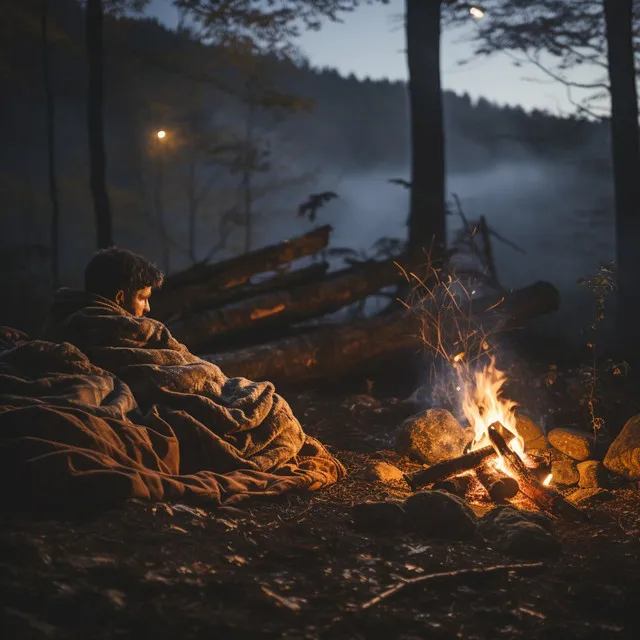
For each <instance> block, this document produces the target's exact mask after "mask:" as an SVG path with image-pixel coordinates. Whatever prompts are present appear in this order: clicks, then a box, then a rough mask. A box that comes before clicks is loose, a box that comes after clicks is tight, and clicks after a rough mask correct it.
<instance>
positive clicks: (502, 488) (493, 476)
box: [475, 462, 520, 503]
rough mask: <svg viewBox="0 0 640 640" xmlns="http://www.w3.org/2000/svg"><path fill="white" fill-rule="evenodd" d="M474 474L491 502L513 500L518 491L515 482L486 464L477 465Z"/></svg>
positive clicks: (518, 488)
mask: <svg viewBox="0 0 640 640" xmlns="http://www.w3.org/2000/svg"><path fill="white" fill-rule="evenodd" d="M475 472H476V476H477V477H478V480H479V481H480V484H481V485H482V486H483V487H484V488H485V489H486V491H487V493H488V494H489V497H490V498H491V500H493V502H497V503H501V502H505V500H509V498H514V497H515V496H516V495H517V493H518V491H520V487H519V486H518V482H517V481H516V480H514V479H513V478H510V477H509V476H506V475H504V474H502V473H500V472H499V471H496V470H495V469H492V468H491V467H490V466H489V464H487V463H486V462H484V463H483V464H480V465H478V466H477V467H476V469H475Z"/></svg>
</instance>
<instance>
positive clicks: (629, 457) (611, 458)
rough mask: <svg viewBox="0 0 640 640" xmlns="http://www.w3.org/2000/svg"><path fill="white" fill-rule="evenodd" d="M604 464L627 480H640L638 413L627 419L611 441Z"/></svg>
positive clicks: (639, 425)
mask: <svg viewBox="0 0 640 640" xmlns="http://www.w3.org/2000/svg"><path fill="white" fill-rule="evenodd" d="M604 466H605V467H606V468H607V469H609V471H613V473H617V474H618V475H620V476H622V477H624V478H627V479H628V480H640V415H637V416H633V418H631V419H629V420H627V423H626V424H625V425H624V427H623V428H622V431H621V432H620V434H619V435H618V437H617V438H616V439H615V440H614V441H613V442H612V443H611V446H610V447H609V451H607V455H606V456H605V458H604Z"/></svg>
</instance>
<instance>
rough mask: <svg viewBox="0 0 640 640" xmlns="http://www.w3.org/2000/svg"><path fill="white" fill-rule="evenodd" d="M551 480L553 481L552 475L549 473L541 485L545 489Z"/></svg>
mask: <svg viewBox="0 0 640 640" xmlns="http://www.w3.org/2000/svg"><path fill="white" fill-rule="evenodd" d="M551 480H553V474H552V473H550V474H549V475H548V476H547V477H546V478H545V479H544V480H543V481H542V484H543V485H544V486H545V487H548V486H549V485H550V484H551Z"/></svg>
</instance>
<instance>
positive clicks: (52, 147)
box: [40, 0, 60, 288]
mask: <svg viewBox="0 0 640 640" xmlns="http://www.w3.org/2000/svg"><path fill="white" fill-rule="evenodd" d="M40 18H41V22H40V27H41V34H42V79H43V83H44V92H45V105H46V128H47V163H48V174H49V176H48V177H49V198H50V200H51V280H52V284H53V286H54V288H57V287H58V285H59V284H60V238H59V236H60V203H59V198H58V183H57V181H56V122H55V98H54V94H53V87H52V83H51V57H50V50H49V2H48V0H40Z"/></svg>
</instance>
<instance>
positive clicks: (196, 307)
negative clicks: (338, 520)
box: [167, 261, 329, 324]
mask: <svg viewBox="0 0 640 640" xmlns="http://www.w3.org/2000/svg"><path fill="white" fill-rule="evenodd" d="M328 270H329V263H328V262H324V261H323V262H316V263H314V264H311V265H309V266H308V267H303V268H302V269H295V270H293V271H286V272H284V273H278V274H277V275H275V276H272V277H271V278H266V279H264V280H262V281H261V282H253V283H249V284H244V285H240V286H238V287H232V288H231V289H226V290H223V291H214V292H212V293H210V294H208V295H204V296H202V297H200V298H197V299H195V300H194V301H193V302H192V303H191V304H190V305H189V307H188V308H186V309H183V311H182V313H181V314H180V316H175V317H174V320H173V322H178V321H182V319H183V318H182V316H183V315H184V314H185V313H192V312H195V313H197V312H202V311H209V310H211V309H217V308H219V307H224V306H225V305H228V304H232V303H234V302H237V301H238V300H245V299H248V298H256V297H258V296H261V295H264V294H267V293H270V292H272V291H278V290H280V289H286V288H288V287H295V286H299V285H303V284H309V283H310V282H313V281H315V280H319V279H321V278H322V277H323V276H324V275H325V274H326V272H327V271H328ZM171 322H172V320H171V319H169V320H167V324H170V323H171Z"/></svg>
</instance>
